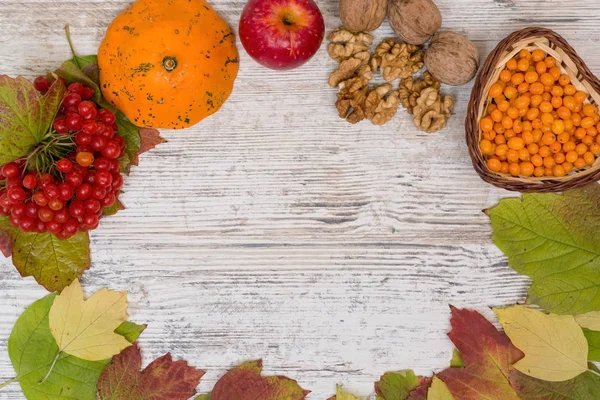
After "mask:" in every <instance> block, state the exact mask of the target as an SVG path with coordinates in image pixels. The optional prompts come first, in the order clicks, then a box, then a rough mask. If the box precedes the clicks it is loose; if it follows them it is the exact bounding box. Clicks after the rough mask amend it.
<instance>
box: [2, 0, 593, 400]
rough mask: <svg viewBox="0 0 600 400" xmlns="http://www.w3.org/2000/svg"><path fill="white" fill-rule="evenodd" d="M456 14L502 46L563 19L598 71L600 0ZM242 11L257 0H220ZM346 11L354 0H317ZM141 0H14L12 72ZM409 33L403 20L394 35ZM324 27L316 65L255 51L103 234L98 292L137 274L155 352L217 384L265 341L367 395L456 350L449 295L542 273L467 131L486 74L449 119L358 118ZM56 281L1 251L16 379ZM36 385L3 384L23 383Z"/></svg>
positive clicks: (313, 386)
mask: <svg viewBox="0 0 600 400" xmlns="http://www.w3.org/2000/svg"><path fill="white" fill-rule="evenodd" d="M436 2H437V3H438V4H439V6H440V9H441V11H442V15H443V17H444V28H453V29H457V30H459V31H462V32H465V33H466V34H467V35H468V36H469V37H470V38H471V39H472V40H474V41H475V43H476V44H477V46H478V47H479V49H480V50H481V53H482V55H483V56H484V57H485V56H487V54H488V53H489V51H490V50H491V49H492V48H493V47H494V46H495V45H496V43H497V42H498V41H499V40H501V39H502V38H504V37H505V36H507V35H508V34H509V33H510V32H512V31H513V30H516V29H519V28H523V27H525V26H531V25H540V26H545V27H548V28H552V29H555V30H556V31H557V32H559V33H560V34H562V35H564V36H565V38H566V39H567V40H569V41H570V43H571V44H572V45H573V46H574V47H575V48H576V49H577V50H578V52H579V54H580V55H581V56H582V57H583V58H584V59H585V60H586V61H587V62H588V64H589V66H590V68H591V69H592V70H593V71H600V55H599V53H598V51H597V43H598V41H599V40H600V31H599V30H598V29H597V25H598V15H599V14H598V13H599V12H600V4H598V3H596V2H587V3H581V2H575V1H573V0H566V1H565V0H563V1H542V0H495V1H492V0H436ZM212 3H213V4H214V6H215V8H216V9H217V10H219V11H220V12H221V13H222V14H223V15H224V17H225V18H226V19H227V20H228V21H229V22H230V23H231V24H232V25H234V26H235V25H237V22H238V19H239V16H240V14H241V11H242V8H243V6H244V3H245V2H244V1H243V0H213V1H212ZM317 3H318V4H319V6H320V7H321V9H322V11H323V13H324V16H325V20H326V23H327V28H328V30H331V29H333V28H335V27H337V26H338V24H339V18H338V13H337V9H336V8H337V0H317ZM127 4H128V1H125V0H112V1H102V0H96V1H91V0H89V1H86V0H80V1H77V2H74V1H61V0H25V1H23V0H12V1H0V66H1V70H2V71H1V72H2V73H6V74H9V75H11V76H16V75H18V74H22V75H24V76H26V77H27V78H33V77H35V76H36V75H38V74H40V73H43V72H45V71H48V70H52V69H55V68H56V67H57V66H58V65H59V64H60V63H61V62H62V61H63V60H65V59H67V58H68V57H69V50H68V47H67V43H66V41H65V39H64V35H63V31H62V28H63V25H64V24H65V23H69V24H71V32H72V34H73V38H74V41H75V43H76V47H77V49H78V51H79V52H80V53H94V52H95V51H96V49H97V46H98V44H99V42H100V40H101V38H102V36H103V34H104V30H105V29H106V26H107V25H108V24H109V22H110V21H111V20H112V18H114V16H115V15H116V14H117V13H118V12H120V11H121V10H123V9H124V8H125V7H126V6H127ZM389 35H391V30H390V29H389V27H388V25H387V22H386V23H384V26H383V27H382V28H381V29H380V30H379V31H378V32H377V37H378V38H384V37H386V36H389ZM324 47H325V45H324V46H323V48H322V50H321V52H320V53H319V54H318V56H317V57H315V58H314V59H313V60H312V61H311V62H310V63H309V64H307V65H306V66H305V67H304V68H301V69H299V70H296V71H291V72H286V73H278V72H273V71H268V70H265V69H263V68H261V67H259V66H258V65H257V64H255V63H254V62H253V61H252V60H250V59H249V57H248V56H247V54H246V53H245V52H244V51H243V49H242V48H241V46H240V51H241V71H240V77H239V79H238V81H237V83H236V87H235V90H234V93H233V95H232V97H231V99H230V101H229V102H227V103H226V105H225V106H224V108H223V110H222V111H221V112H219V113H218V114H216V115H215V116H213V117H211V118H209V119H208V120H206V121H204V122H203V123H202V124H200V125H199V126H197V127H196V128H194V129H190V130H187V131H181V132H169V131H165V132H163V136H165V137H166V138H167V139H168V141H169V142H168V143H167V144H164V145H161V146H159V147H158V148H157V149H156V150H153V151H152V152H150V153H147V154H145V155H144V156H143V157H142V158H141V162H140V166H139V167H138V168H135V169H134V171H133V173H132V174H131V176H130V177H129V178H128V179H126V184H125V188H124V189H125V192H126V193H125V195H124V196H123V201H124V203H125V204H126V205H127V207H128V208H127V210H125V211H122V212H120V213H119V214H118V215H117V216H115V217H111V218H107V219H106V220H104V221H103V223H102V225H101V228H100V229H98V230H97V231H95V232H93V233H92V255H93V265H92V268H91V270H90V271H89V272H87V273H86V274H85V275H84V284H85V287H86V290H88V292H90V293H91V292H92V291H95V290H97V289H99V288H101V287H104V286H108V287H110V288H112V289H119V290H129V292H130V296H129V298H130V303H131V307H130V310H131V314H132V319H133V320H135V321H137V322H147V323H148V324H149V327H148V329H147V331H146V332H145V333H144V334H143V335H142V338H141V340H140V342H141V347H142V349H143V353H144V361H145V363H147V362H148V361H149V360H151V359H153V358H155V357H157V356H159V355H162V354H164V353H165V352H168V351H170V352H172V353H173V355H174V357H176V358H177V357H185V358H186V359H187V360H188V361H189V362H190V363H191V364H192V365H195V366H198V367H199V368H202V369H205V370H207V371H208V373H207V375H206V376H205V377H204V378H203V379H202V383H201V387H200V390H201V391H207V390H210V388H211V387H212V385H213V384H214V382H215V380H216V379H217V378H218V377H219V376H220V375H221V374H222V373H224V372H225V370H226V369H228V368H230V367H231V366H233V365H234V364H236V363H239V362H241V361H243V360H247V359H252V358H258V357H263V358H264V360H265V372H267V373H278V374H286V375H289V376H290V377H292V378H295V379H298V380H299V382H300V383H301V385H302V386H303V387H305V388H307V389H310V390H312V391H313V393H312V394H311V395H310V397H309V398H310V399H324V398H327V397H328V396H329V395H331V394H333V393H334V391H335V384H336V383H342V384H344V385H345V387H346V388H347V389H348V390H352V391H354V392H355V393H357V394H360V395H362V396H368V395H369V394H370V393H371V392H372V391H373V382H374V381H375V380H377V378H378V377H379V375H380V374H382V373H383V372H385V371H387V370H395V369H402V368H414V369H415V370H416V372H418V373H422V374H428V373H431V372H432V371H433V370H439V369H441V368H443V367H445V366H447V364H448V361H449V359H450V357H451V352H452V346H451V344H450V342H449V340H448V339H447V338H446V336H445V334H446V332H447V331H448V329H449V322H448V319H449V308H448V304H449V303H452V304H454V305H456V306H459V307H465V306H468V307H474V308H477V309H478V310H480V311H482V312H484V314H485V315H486V316H488V317H492V313H491V312H490V311H489V310H488V309H487V306H492V305H494V306H499V305H505V304H510V303H515V302H517V301H522V300H523V299H524V297H525V294H526V287H527V285H528V280H527V279H526V278H524V277H520V276H518V275H516V274H515V273H514V272H512V270H510V269H509V268H508V267H507V261H506V259H505V257H504V256H503V255H502V254H501V253H500V251H499V250H498V249H497V248H496V247H495V246H494V245H493V243H492V242H491V240H490V239H489V236H490V233H491V231H490V226H489V221H488V218H487V217H486V216H485V215H484V214H483V213H482V212H481V210H482V209H484V208H487V207H490V206H493V205H494V204H495V203H496V202H497V201H498V199H500V198H502V197H506V196H514V194H510V193H508V192H504V191H501V190H498V189H495V188H493V187H491V186H489V185H487V184H485V183H484V182H482V181H481V180H480V179H479V178H478V176H477V175H476V173H475V172H474V171H473V168H472V166H471V162H470V159H469V156H468V153H467V149H466V145H465V140H464V123H463V122H464V121H463V120H464V116H465V112H466V111H465V110H466V106H467V101H468V98H469V95H470V89H471V86H470V85H467V86H464V87H460V88H445V90H446V91H447V92H448V93H451V94H453V95H454V96H455V97H456V100H457V107H456V115H455V116H454V117H453V118H452V120H451V122H450V126H449V127H448V128H447V129H445V130H444V131H443V132H441V133H439V134H437V135H427V134H422V133H418V132H417V131H416V130H415V128H414V127H413V126H412V123H411V121H410V119H409V118H408V116H407V115H406V114H405V112H400V113H399V115H398V116H397V117H396V118H395V119H394V120H393V121H392V122H391V123H389V124H388V125H386V126H384V127H374V126H371V125H370V124H369V123H361V124H359V125H356V126H351V125H348V124H347V123H346V122H345V121H342V120H340V119H339V118H338V117H337V115H336V112H335V109H334V107H333V103H334V99H335V91H334V90H332V89H330V88H329V87H328V86H327V84H326V81H327V75H328V73H329V72H330V70H331V69H332V68H333V67H334V65H335V64H334V62H333V61H332V60H330V59H329V58H328V57H327V55H326V52H325V51H324ZM44 294H45V292H44V290H43V289H42V288H40V287H38V286H37V285H36V284H35V282H34V281H33V280H32V279H30V278H28V279H22V278H21V277H20V276H19V274H18V273H17V272H16V271H15V269H14V268H13V267H12V265H11V263H10V261H9V260H2V261H1V262H0V304H1V305H2V307H0V381H4V380H6V379H9V378H11V377H12V376H13V373H14V371H13V369H12V366H11V365H10V362H9V359H8V355H7V352H6V345H7V339H8V336H9V334H10V331H11V329H12V326H13V324H14V322H15V321H16V319H17V317H18V316H19V315H20V314H21V312H22V311H23V310H24V308H25V307H26V306H27V305H28V304H30V303H31V302H33V301H34V300H36V299H37V298H39V297H41V296H43V295H44ZM22 398H23V396H22V394H21V392H20V388H19V386H18V385H16V384H13V385H11V386H9V387H8V388H6V389H4V390H3V391H1V392H0V399H9V400H13V399H22Z"/></svg>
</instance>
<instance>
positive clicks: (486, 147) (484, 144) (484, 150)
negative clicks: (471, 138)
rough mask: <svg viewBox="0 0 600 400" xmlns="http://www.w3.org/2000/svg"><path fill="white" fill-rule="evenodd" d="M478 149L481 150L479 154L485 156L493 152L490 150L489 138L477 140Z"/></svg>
mask: <svg viewBox="0 0 600 400" xmlns="http://www.w3.org/2000/svg"><path fill="white" fill-rule="evenodd" d="M479 149H480V150H481V154H483V155H485V156H487V155H491V154H494V153H493V152H492V143H491V142H490V141H489V140H485V139H484V140H482V141H481V142H479Z"/></svg>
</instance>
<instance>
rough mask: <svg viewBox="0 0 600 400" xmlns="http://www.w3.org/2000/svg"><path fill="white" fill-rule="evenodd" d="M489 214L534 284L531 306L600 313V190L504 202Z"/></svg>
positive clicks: (514, 262) (498, 239)
mask: <svg viewBox="0 0 600 400" xmlns="http://www.w3.org/2000/svg"><path fill="white" fill-rule="evenodd" d="M488 215H489V216H490V218H491V222H492V227H493V228H494V234H493V236H492V239H493V240H494V242H495V243H496V245H498V247H499V248H500V249H501V250H502V251H503V252H504V253H505V254H506V255H507V256H508V260H509V265H510V266H511V267H512V268H513V269H514V270H515V271H517V272H518V273H520V274H524V275H527V276H529V277H531V279H532V280H533V284H532V286H531V288H530V289H529V298H528V302H530V303H535V304H538V305H539V306H541V307H543V308H544V309H545V310H546V311H549V312H552V313H556V314H583V313H586V312H588V311H597V310H600V235H599V234H598V232H600V185H598V184H596V183H593V184H590V185H588V186H586V187H584V188H582V189H576V190H569V191H566V192H565V193H564V195H556V194H525V195H523V199H522V200H521V199H514V198H513V199H504V200H502V201H501V202H500V204H499V205H498V206H496V207H494V208H492V209H491V210H489V211H488Z"/></svg>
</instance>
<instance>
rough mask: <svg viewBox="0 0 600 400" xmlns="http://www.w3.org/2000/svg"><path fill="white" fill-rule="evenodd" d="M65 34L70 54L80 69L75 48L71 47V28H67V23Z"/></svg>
mask: <svg viewBox="0 0 600 400" xmlns="http://www.w3.org/2000/svg"><path fill="white" fill-rule="evenodd" d="M65 34H66V35H67V42H68V43H69V48H70V49H71V54H72V55H73V60H74V61H75V64H77V66H78V67H79V68H80V69H81V65H79V61H78V60H77V53H75V48H74V47H73V42H72V41H71V29H70V28H69V24H66V25H65Z"/></svg>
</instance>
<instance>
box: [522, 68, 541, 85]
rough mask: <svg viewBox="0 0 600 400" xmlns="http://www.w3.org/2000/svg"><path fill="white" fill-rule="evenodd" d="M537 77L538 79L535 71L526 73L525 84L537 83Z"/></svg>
mask: <svg viewBox="0 0 600 400" xmlns="http://www.w3.org/2000/svg"><path fill="white" fill-rule="evenodd" d="M539 77H540V76H539V74H538V73H537V72H535V71H530V72H527V73H526V74H525V82H527V83H529V84H531V83H534V82H537V80H538V79H539Z"/></svg>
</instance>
